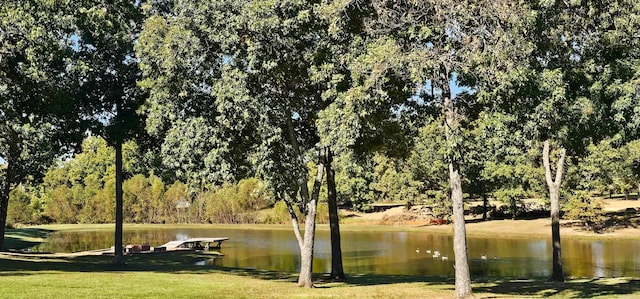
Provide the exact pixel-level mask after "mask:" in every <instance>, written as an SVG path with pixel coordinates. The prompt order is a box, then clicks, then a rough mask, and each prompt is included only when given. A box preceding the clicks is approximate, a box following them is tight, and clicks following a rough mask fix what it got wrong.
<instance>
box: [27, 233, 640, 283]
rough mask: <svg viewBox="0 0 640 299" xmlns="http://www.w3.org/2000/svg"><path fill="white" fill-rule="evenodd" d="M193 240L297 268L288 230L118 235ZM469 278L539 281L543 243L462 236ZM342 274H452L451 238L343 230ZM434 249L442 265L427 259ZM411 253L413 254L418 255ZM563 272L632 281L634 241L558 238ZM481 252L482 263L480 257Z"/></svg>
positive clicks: (245, 260) (230, 258)
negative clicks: (214, 241)
mask: <svg viewBox="0 0 640 299" xmlns="http://www.w3.org/2000/svg"><path fill="white" fill-rule="evenodd" d="M194 237H229V238H230V240H228V241H226V242H224V243H223V244H222V249H221V252H222V253H223V254H224V257H223V258H221V259H219V260H216V264H217V265H219V266H225V267H241V268H252V269H259V270H274V271H288V272H296V271H298V270H299V269H300V259H299V256H298V254H299V253H298V244H297V241H296V239H295V236H294V235H293V231H292V230H244V229H216V228H215V226H212V228H211V229H184V228H181V229H164V228H158V229H152V230H127V228H126V227H125V231H124V243H125V244H150V245H152V246H159V245H162V244H164V243H166V242H168V241H170V240H182V239H187V238H194ZM112 245H113V232H109V231H93V232H59V233H54V234H52V235H51V237H50V238H49V239H48V241H47V243H44V244H42V245H40V246H39V247H38V248H35V249H34V250H36V251H50V252H76V251H84V250H92V249H101V248H108V247H110V246H112ZM468 245H469V258H470V267H471V274H472V276H476V277H477V276H507V277H523V278H525V277H545V276H550V275H551V259H552V256H551V245H550V240H546V239H508V238H499V237H496V238H493V239H485V238H469V239H468ZM342 250H343V263H344V268H345V272H346V273H350V274H355V273H375V274H408V275H433V276H452V275H453V274H454V268H453V263H454V259H453V240H452V237H451V236H446V235H433V234H427V233H419V232H343V233H342ZM427 250H431V251H434V250H438V251H440V253H441V254H442V256H447V257H448V258H449V260H448V261H443V260H441V259H434V258H433V257H432V255H431V254H427V253H426V251H427ZM418 251H419V252H418ZM562 253H563V256H564V259H563V263H564V269H565V273H566V274H567V275H569V276H574V277H615V276H635V277H637V276H640V241H620V240H616V241H612V240H590V241H587V240H563V242H562ZM482 254H485V255H487V256H488V258H487V260H483V259H481V258H480V256H481V255H482ZM314 256H315V259H314V272H316V273H321V272H330V270H331V243H330V236H329V232H328V231H318V233H317V236H316V247H315V255H314Z"/></svg>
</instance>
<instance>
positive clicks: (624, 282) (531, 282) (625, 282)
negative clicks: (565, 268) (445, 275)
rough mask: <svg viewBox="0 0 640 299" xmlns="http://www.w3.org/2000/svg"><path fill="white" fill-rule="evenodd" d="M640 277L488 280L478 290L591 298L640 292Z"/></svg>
mask: <svg viewBox="0 0 640 299" xmlns="http://www.w3.org/2000/svg"><path fill="white" fill-rule="evenodd" d="M638 282H640V280H638V279H632V278H594V279H590V280H589V279H585V280H571V281H567V282H564V283H563V282H552V281H545V280H540V279H527V280H484V281H477V282H476V283H478V284H481V285H480V286H476V287H474V289H473V290H474V292H477V293H493V294H500V295H505V296H531V297H551V296H555V295H561V296H562V297H564V298H590V297H599V296H612V295H631V294H634V293H636V292H638V291H640V284H638Z"/></svg>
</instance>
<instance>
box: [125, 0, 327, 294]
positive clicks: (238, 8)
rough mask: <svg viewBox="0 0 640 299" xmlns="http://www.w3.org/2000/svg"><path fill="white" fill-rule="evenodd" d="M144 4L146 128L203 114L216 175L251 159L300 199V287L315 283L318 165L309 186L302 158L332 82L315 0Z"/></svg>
mask: <svg viewBox="0 0 640 299" xmlns="http://www.w3.org/2000/svg"><path fill="white" fill-rule="evenodd" d="M147 9H148V12H149V13H150V17H149V19H148V20H147V21H146V23H145V31H144V32H143V34H142V36H141V38H140V43H139V46H138V48H137V49H138V53H139V55H140V57H141V62H142V64H141V65H142V68H143V71H144V72H145V76H146V79H145V80H144V81H143V82H142V83H141V84H142V85H143V86H144V87H146V88H148V89H149V90H150V93H151V104H152V105H150V108H149V110H148V113H150V117H149V119H151V120H152V121H151V122H149V123H148V124H147V125H148V128H149V129H151V130H157V131H158V132H160V133H162V132H163V131H166V127H169V128H171V126H173V125H174V124H176V123H177V120H178V119H180V118H190V117H196V118H197V117H201V118H202V119H201V120H202V122H205V123H206V124H207V125H208V128H210V130H208V133H207V134H208V135H209V136H211V137H206V139H207V140H208V141H209V142H210V143H211V144H212V145H213V146H212V147H211V148H210V149H208V150H205V153H207V155H210V156H211V157H212V159H211V161H214V162H218V163H214V164H212V165H215V164H217V165H223V166H224V167H220V168H221V169H216V171H215V172H214V173H216V174H223V173H224V172H225V171H226V172H227V173H229V174H232V175H234V176H237V178H242V177H243V176H244V175H245V172H243V171H246V170H247V169H249V168H248V167H242V166H243V165H247V162H251V164H253V168H254V169H255V170H256V171H257V174H258V175H259V176H261V177H263V178H264V179H266V180H267V181H268V182H269V184H270V186H271V188H272V189H273V190H274V193H275V194H276V197H277V198H278V199H281V200H286V201H287V202H288V203H290V204H291V205H293V204H297V205H298V206H299V207H300V210H302V211H304V214H305V218H306V220H305V232H304V237H302V235H301V232H300V231H299V230H298V229H297V227H295V226H297V221H296V220H294V221H293V223H294V227H295V228H294V231H295V232H296V236H297V237H298V240H299V245H300V248H301V261H302V267H301V271H300V277H299V285H301V286H307V287H311V286H312V285H313V282H312V259H313V245H314V236H315V235H314V234H315V216H316V207H317V202H318V196H319V191H320V183H321V182H322V178H323V175H324V165H323V163H318V164H317V170H316V175H315V179H314V185H313V191H312V192H310V191H309V187H308V186H307V182H308V177H307V176H308V168H307V162H309V161H310V159H312V158H310V157H313V156H314V148H315V147H316V146H315V145H316V143H317V141H318V137H317V133H316V129H315V117H316V115H317V113H318V111H320V110H322V109H323V107H325V106H326V102H327V100H326V99H324V98H323V97H322V95H323V92H324V91H325V90H326V88H325V87H323V85H326V83H328V81H329V80H330V78H331V77H330V75H331V71H330V69H326V68H327V66H326V65H325V64H324V61H325V59H324V58H323V57H324V55H325V53H326V51H325V49H326V46H325V45H324V43H325V39H323V37H322V34H323V30H321V29H322V27H321V26H322V23H321V22H320V21H319V19H318V17H317V15H316V12H315V11H314V6H313V3H310V2H307V1H249V2H236V1H218V2H205V3H196V2H191V1H178V2H177V3H175V6H171V7H161V6H156V7H154V6H149V7H148V8H147ZM194 16H196V17H195V18H194ZM178 54H180V55H178ZM176 95H177V98H176V97H175V96H176ZM212 108H213V109H212ZM167 136H168V135H167ZM166 141H167V139H166V138H165V142H166ZM247 153H249V154H247ZM318 156H321V155H318ZM247 157H248V158H249V159H247ZM205 162H206V161H205ZM177 164H180V162H179V163H177ZM226 165H229V167H227V166H226ZM243 168H244V170H243ZM223 178H224V177H223ZM224 179H226V180H229V179H234V177H229V178H224ZM207 180H210V179H207ZM214 183H218V184H219V183H220V182H214ZM294 216H295V213H292V217H294Z"/></svg>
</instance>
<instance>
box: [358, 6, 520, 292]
mask: <svg viewBox="0 0 640 299" xmlns="http://www.w3.org/2000/svg"><path fill="white" fill-rule="evenodd" d="M369 7H372V8H373V11H374V12H375V13H374V14H373V16H375V17H372V19H373V20H371V21H370V22H369V23H368V24H367V27H368V28H369V30H371V32H373V33H375V35H374V36H378V37H379V38H378V39H377V40H376V41H375V42H373V43H371V44H372V45H375V46H374V47H371V48H370V49H369V50H370V51H380V53H385V54H386V55H385V58H384V59H378V60H377V61H376V65H375V66H374V67H371V68H366V67H361V68H360V69H361V70H368V71H369V74H371V75H370V76H368V78H374V75H376V74H379V73H381V72H382V73H384V72H390V71H393V72H394V73H395V74H397V75H399V76H403V75H404V76H405V77H408V78H410V79H411V81H412V82H413V83H414V84H415V85H414V88H415V89H414V90H413V92H414V94H417V93H418V91H419V90H423V89H428V88H425V87H426V86H429V87H431V90H432V91H433V92H432V93H431V94H430V95H429V96H430V97H431V98H432V99H433V103H434V104H435V106H433V107H434V108H440V109H441V115H442V116H443V122H444V130H445V136H446V144H447V154H446V157H447V164H448V169H449V183H450V192H451V193H450V198H451V202H452V205H453V221H454V227H455V228H454V232H455V233H454V252H455V258H456V264H455V266H456V291H455V293H456V297H460V298H463V297H470V296H472V291H471V282H470V274H469V267H468V261H467V246H466V230H465V224H464V210H463V198H462V177H461V168H462V166H463V164H464V162H463V155H464V154H463V152H462V151H461V150H462V148H461V144H462V140H461V138H462V135H461V117H462V115H461V114H460V113H459V110H458V108H457V107H456V102H458V101H459V100H460V99H459V98H456V97H454V96H455V95H454V94H453V93H452V84H453V83H452V82H455V80H456V79H455V77H456V76H455V75H456V74H458V75H459V77H458V80H457V81H458V84H462V85H466V86H469V87H472V88H478V89H480V90H481V91H482V92H485V93H487V92H488V91H490V90H492V89H494V88H495V85H497V84H495V83H494V82H492V80H491V79H492V78H494V77H493V76H495V75H494V73H495V72H492V71H491V70H494V69H507V71H510V70H511V69H510V65H511V63H510V60H509V59H511V57H512V56H510V54H509V52H510V51H512V50H513V49H515V48H517V47H520V46H522V45H521V44H518V45H517V46H514V44H517V43H512V42H513V41H514V38H513V37H514V36H517V34H515V33H517V32H518V30H520V28H521V27H522V26H521V24H522V23H526V21H527V20H528V19H529V18H528V16H527V15H526V13H527V9H526V8H527V7H526V6H524V5H520V4H517V5H516V4H513V3H510V2H508V1H479V2H473V3H470V2H462V3H451V2H449V1H403V2H392V1H385V0H381V1H371V2H370V6H369ZM513 16H518V17H515V18H514V17H513ZM494 57H498V58H506V57H508V58H509V59H503V60H501V59H492V58H494ZM475 66H484V67H482V68H478V69H477V70H476V69H475V68H474V67H475ZM385 67H387V68H385ZM482 71H484V72H482ZM365 78H367V76H365ZM478 78H479V79H478ZM480 79H481V80H480ZM356 82H357V81H356ZM479 82H480V83H479ZM481 83H482V84H481ZM415 86H417V88H416V87H415Z"/></svg>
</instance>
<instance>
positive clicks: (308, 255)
mask: <svg viewBox="0 0 640 299" xmlns="http://www.w3.org/2000/svg"><path fill="white" fill-rule="evenodd" d="M323 170H324V165H322V163H319V164H318V169H317V172H316V179H315V181H314V182H313V193H312V194H311V198H309V200H308V201H307V203H306V217H305V223H304V242H303V244H302V248H301V249H300V276H299V277H298V286H300V287H307V288H311V287H313V247H314V245H315V238H316V214H317V213H316V212H317V209H318V197H319V196H320V187H321V186H322V178H323V176H324V171H323Z"/></svg>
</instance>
